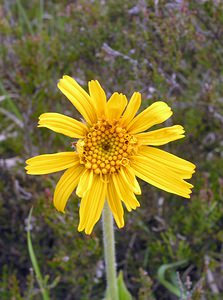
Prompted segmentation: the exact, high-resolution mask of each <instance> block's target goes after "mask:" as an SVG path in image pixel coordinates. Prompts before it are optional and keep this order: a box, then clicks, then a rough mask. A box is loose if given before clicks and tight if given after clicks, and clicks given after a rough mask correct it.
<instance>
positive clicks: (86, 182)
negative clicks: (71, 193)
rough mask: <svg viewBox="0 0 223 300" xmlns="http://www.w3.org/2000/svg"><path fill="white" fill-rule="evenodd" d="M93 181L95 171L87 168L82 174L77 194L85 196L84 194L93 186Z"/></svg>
mask: <svg viewBox="0 0 223 300" xmlns="http://www.w3.org/2000/svg"><path fill="white" fill-rule="evenodd" d="M92 183H93V171H92V170H88V169H86V170H85V171H84V173H83V174H82V176H81V178H80V181H79V184H78V187H77V191H76V194H77V195H78V197H80V198H81V197H83V196H84V194H85V193H86V192H87V191H88V190H89V189H90V188H91V186H92Z"/></svg>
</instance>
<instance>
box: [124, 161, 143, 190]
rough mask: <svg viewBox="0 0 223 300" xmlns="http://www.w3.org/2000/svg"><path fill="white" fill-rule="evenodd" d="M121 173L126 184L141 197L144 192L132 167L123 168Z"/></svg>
mask: <svg viewBox="0 0 223 300" xmlns="http://www.w3.org/2000/svg"><path fill="white" fill-rule="evenodd" d="M120 172H121V174H122V178H123V180H124V181H125V183H126V184H128V185H130V186H131V187H132V191H133V193H134V194H136V195H141V194H142V191H141V188H140V185H139V183H138V181H137V179H136V177H135V173H134V170H133V169H132V168H131V167H129V166H128V167H126V168H121V169H120Z"/></svg>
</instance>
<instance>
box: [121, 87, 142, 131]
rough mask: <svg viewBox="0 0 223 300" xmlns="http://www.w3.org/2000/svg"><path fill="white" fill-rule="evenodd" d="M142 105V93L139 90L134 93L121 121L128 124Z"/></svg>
mask: <svg viewBox="0 0 223 300" xmlns="http://www.w3.org/2000/svg"><path fill="white" fill-rule="evenodd" d="M140 105H141V94H140V93H138V92H135V93H133V95H132V97H131V99H130V101H129V104H128V106H127V107H126V110H125V112H124V114H123V116H122V119H121V123H122V124H123V125H124V126H126V125H127V124H129V122H130V121H132V119H133V118H134V117H135V114H136V113H137V111H138V109H139V107H140Z"/></svg>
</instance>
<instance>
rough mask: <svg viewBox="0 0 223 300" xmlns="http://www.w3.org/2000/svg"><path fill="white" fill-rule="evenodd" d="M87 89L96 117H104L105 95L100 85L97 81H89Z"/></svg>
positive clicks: (105, 108)
mask: <svg viewBox="0 0 223 300" xmlns="http://www.w3.org/2000/svg"><path fill="white" fill-rule="evenodd" d="M88 88H89V93H90V96H91V98H92V101H93V105H94V107H95V110H96V112H97V116H98V117H102V116H106V115H107V113H106V110H107V107H106V95H105V92H104V90H103V88H102V87H101V85H100V83H99V82H98V81H97V80H91V81H89V82H88Z"/></svg>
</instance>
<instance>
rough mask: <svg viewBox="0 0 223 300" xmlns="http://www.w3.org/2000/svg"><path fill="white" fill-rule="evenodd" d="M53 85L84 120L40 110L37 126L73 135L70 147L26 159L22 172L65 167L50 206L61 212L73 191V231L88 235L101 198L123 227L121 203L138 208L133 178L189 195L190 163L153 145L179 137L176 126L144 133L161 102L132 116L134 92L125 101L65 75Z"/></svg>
mask: <svg viewBox="0 0 223 300" xmlns="http://www.w3.org/2000/svg"><path fill="white" fill-rule="evenodd" d="M58 88H59V89H60V90H61V92H62V93H63V94H64V95H65V96H66V97H67V98H68V99H69V100H70V102H71V103H72V104H73V105H74V106H75V107H76V109H77V110H78V111H79V112H80V114H81V115H82V116H83V118H84V119H85V122H80V121H77V120H75V119H73V118H70V117H67V116H65V115H62V114H59V113H44V114H42V115H41V116H40V117H39V127H47V128H49V129H51V130H53V131H55V132H59V133H62V134H64V135H66V136H69V137H71V138H73V139H78V140H77V142H74V143H73V145H76V147H75V148H76V150H75V151H70V152H61V153H56V154H43V155H39V156H36V157H33V158H30V159H28V160H27V161H26V163H27V164H28V165H27V167H26V170H27V173H28V174H33V175H40V174H49V173H53V172H57V171H61V170H65V169H67V170H66V171H65V172H64V174H63V175H62V177H61V178H60V180H59V182H58V183H57V186H56V189H55V193H54V199H53V201H54V205H55V207H56V208H57V210H59V211H62V212H64V208H65V206H66V203H67V200H68V198H69V197H70V195H71V193H72V192H73V191H74V189H75V188H77V189H76V194H77V195H78V196H79V197H81V204H80V210H79V215H80V222H79V226H78V230H79V231H82V230H85V233H86V234H90V233H91V232H92V229H93V227H94V225H95V224H96V222H97V221H98V220H99V218H100V216H101V213H102V209H103V207H104V203H105V201H108V204H109V207H110V209H111V211H112V213H113V216H114V219H115V221H116V223H117V226H118V227H119V228H121V227H123V226H124V219H123V214H124V213H123V206H122V202H124V204H125V206H126V209H127V210H128V211H131V210H132V209H136V208H137V207H138V206H140V204H139V202H138V200H137V198H136V196H135V195H140V194H141V189H140V186H139V184H138V181H137V179H136V176H137V177H139V178H141V179H142V180H144V181H146V182H148V183H150V184H152V185H154V186H156V187H158V188H160V189H162V190H165V191H167V192H170V193H173V194H177V195H180V196H182V197H185V198H190V194H191V188H192V187H193V186H192V185H191V184H190V183H188V182H186V181H185V180H184V179H189V178H191V176H192V174H193V173H194V169H195V166H194V164H192V163H190V162H188V161H186V160H184V159H181V158H179V157H177V156H175V155H173V154H169V153H167V152H165V151H163V150H160V149H157V148H154V147H153V146H160V145H164V144H166V143H169V142H171V141H174V140H177V139H181V138H183V137H184V129H183V127H182V126H180V125H175V126H171V127H166V128H162V129H158V130H153V131H149V132H144V131H146V130H148V129H149V128H151V127H152V126H154V125H157V124H160V123H162V122H164V121H166V120H167V119H168V118H169V117H170V116H171V115H172V111H171V109H170V107H169V106H168V105H167V104H166V103H165V102H162V101H158V102H155V103H153V104H152V105H150V106H149V107H148V108H146V109H145V110H144V111H142V112H141V113H139V114H138V115H136V113H137V111H138V109H139V107H140V104H141V94H140V93H138V92H135V93H134V94H133V95H132V97H131V99H130V101H129V103H128V101H127V98H126V96H125V95H123V94H119V93H114V94H113V95H112V96H111V97H110V99H109V100H108V101H107V100H106V95H105V92H104V90H103V89H102V87H101V86H100V84H99V82H98V81H94V80H92V81H90V82H89V94H88V93H87V92H86V91H85V90H84V89H83V88H82V87H81V86H80V85H79V84H78V83H77V82H76V81H75V80H74V79H73V78H71V77H69V76H63V78H62V79H61V80H60V81H59V83H58Z"/></svg>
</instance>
